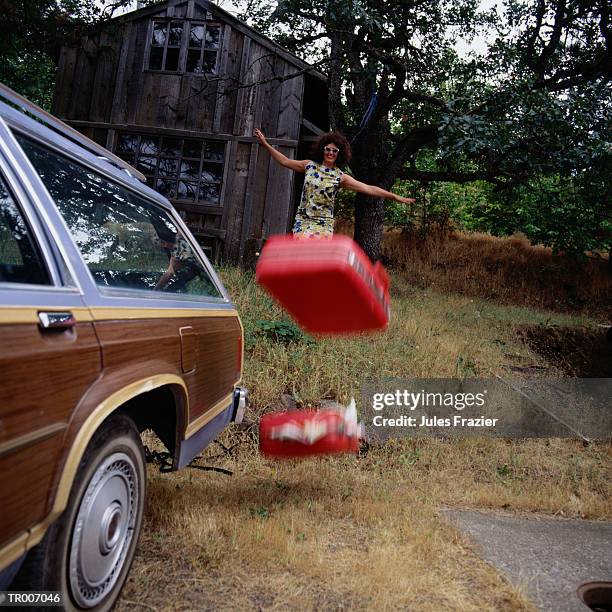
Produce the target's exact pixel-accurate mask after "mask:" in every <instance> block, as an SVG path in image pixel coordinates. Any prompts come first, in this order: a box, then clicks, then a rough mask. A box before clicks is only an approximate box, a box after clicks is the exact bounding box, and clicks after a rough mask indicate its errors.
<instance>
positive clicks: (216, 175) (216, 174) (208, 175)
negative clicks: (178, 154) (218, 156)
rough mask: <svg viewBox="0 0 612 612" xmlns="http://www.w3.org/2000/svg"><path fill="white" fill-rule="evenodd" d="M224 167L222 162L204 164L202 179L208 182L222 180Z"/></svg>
mask: <svg viewBox="0 0 612 612" xmlns="http://www.w3.org/2000/svg"><path fill="white" fill-rule="evenodd" d="M222 172H223V167H222V166H221V165H220V164H207V163H204V164H202V180H203V181H206V182H208V183H216V182H221V176H222Z"/></svg>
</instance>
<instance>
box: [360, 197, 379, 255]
mask: <svg viewBox="0 0 612 612" xmlns="http://www.w3.org/2000/svg"><path fill="white" fill-rule="evenodd" d="M384 220H385V201H384V200H376V199H374V198H370V197H368V196H365V195H362V194H357V197H356V198H355V234H354V238H355V241H356V242H357V244H358V245H359V246H360V247H361V248H362V249H363V250H364V251H365V252H366V255H367V256H368V257H369V258H370V259H371V260H372V261H373V262H375V261H378V260H379V259H380V254H381V247H382V233H383V223H384Z"/></svg>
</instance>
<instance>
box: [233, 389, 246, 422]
mask: <svg viewBox="0 0 612 612" xmlns="http://www.w3.org/2000/svg"><path fill="white" fill-rule="evenodd" d="M248 404H249V392H248V391H247V390H246V389H245V388H244V387H236V389H235V390H234V410H233V412H232V422H233V423H236V424H237V425H238V424H239V423H242V420H243V419H244V413H245V410H246V407H247V406H248Z"/></svg>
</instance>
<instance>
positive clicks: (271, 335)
mask: <svg viewBox="0 0 612 612" xmlns="http://www.w3.org/2000/svg"><path fill="white" fill-rule="evenodd" d="M244 325H245V338H246V344H247V346H253V345H254V344H255V343H256V342H257V340H258V339H259V338H268V339H269V340H272V342H277V343H280V344H292V343H305V344H310V343H312V342H313V341H312V339H311V338H310V337H309V336H307V335H306V334H304V332H302V330H301V329H300V328H299V327H298V326H297V325H296V324H295V323H294V322H293V321H289V320H284V321H265V320H258V321H255V322H254V323H252V324H250V323H249V322H247V321H245V322H244Z"/></svg>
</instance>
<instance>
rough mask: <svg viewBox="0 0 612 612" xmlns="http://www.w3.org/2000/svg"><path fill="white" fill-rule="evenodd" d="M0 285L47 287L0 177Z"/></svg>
mask: <svg viewBox="0 0 612 612" xmlns="http://www.w3.org/2000/svg"><path fill="white" fill-rule="evenodd" d="M0 282H3V283H27V284H35V285H49V284H50V280H49V275H48V273H47V270H46V269H45V266H44V264H43V260H42V257H41V255H40V252H39V250H38V248H37V245H36V242H35V241H34V239H33V238H32V234H31V231H30V229H29V228H28V226H27V224H26V222H25V219H24V217H23V215H22V213H21V211H20V209H19V207H18V206H17V203H16V202H15V199H14V198H13V196H12V195H11V193H10V192H9V190H8V187H7V185H6V182H5V181H4V179H3V178H2V177H1V176H0Z"/></svg>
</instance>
